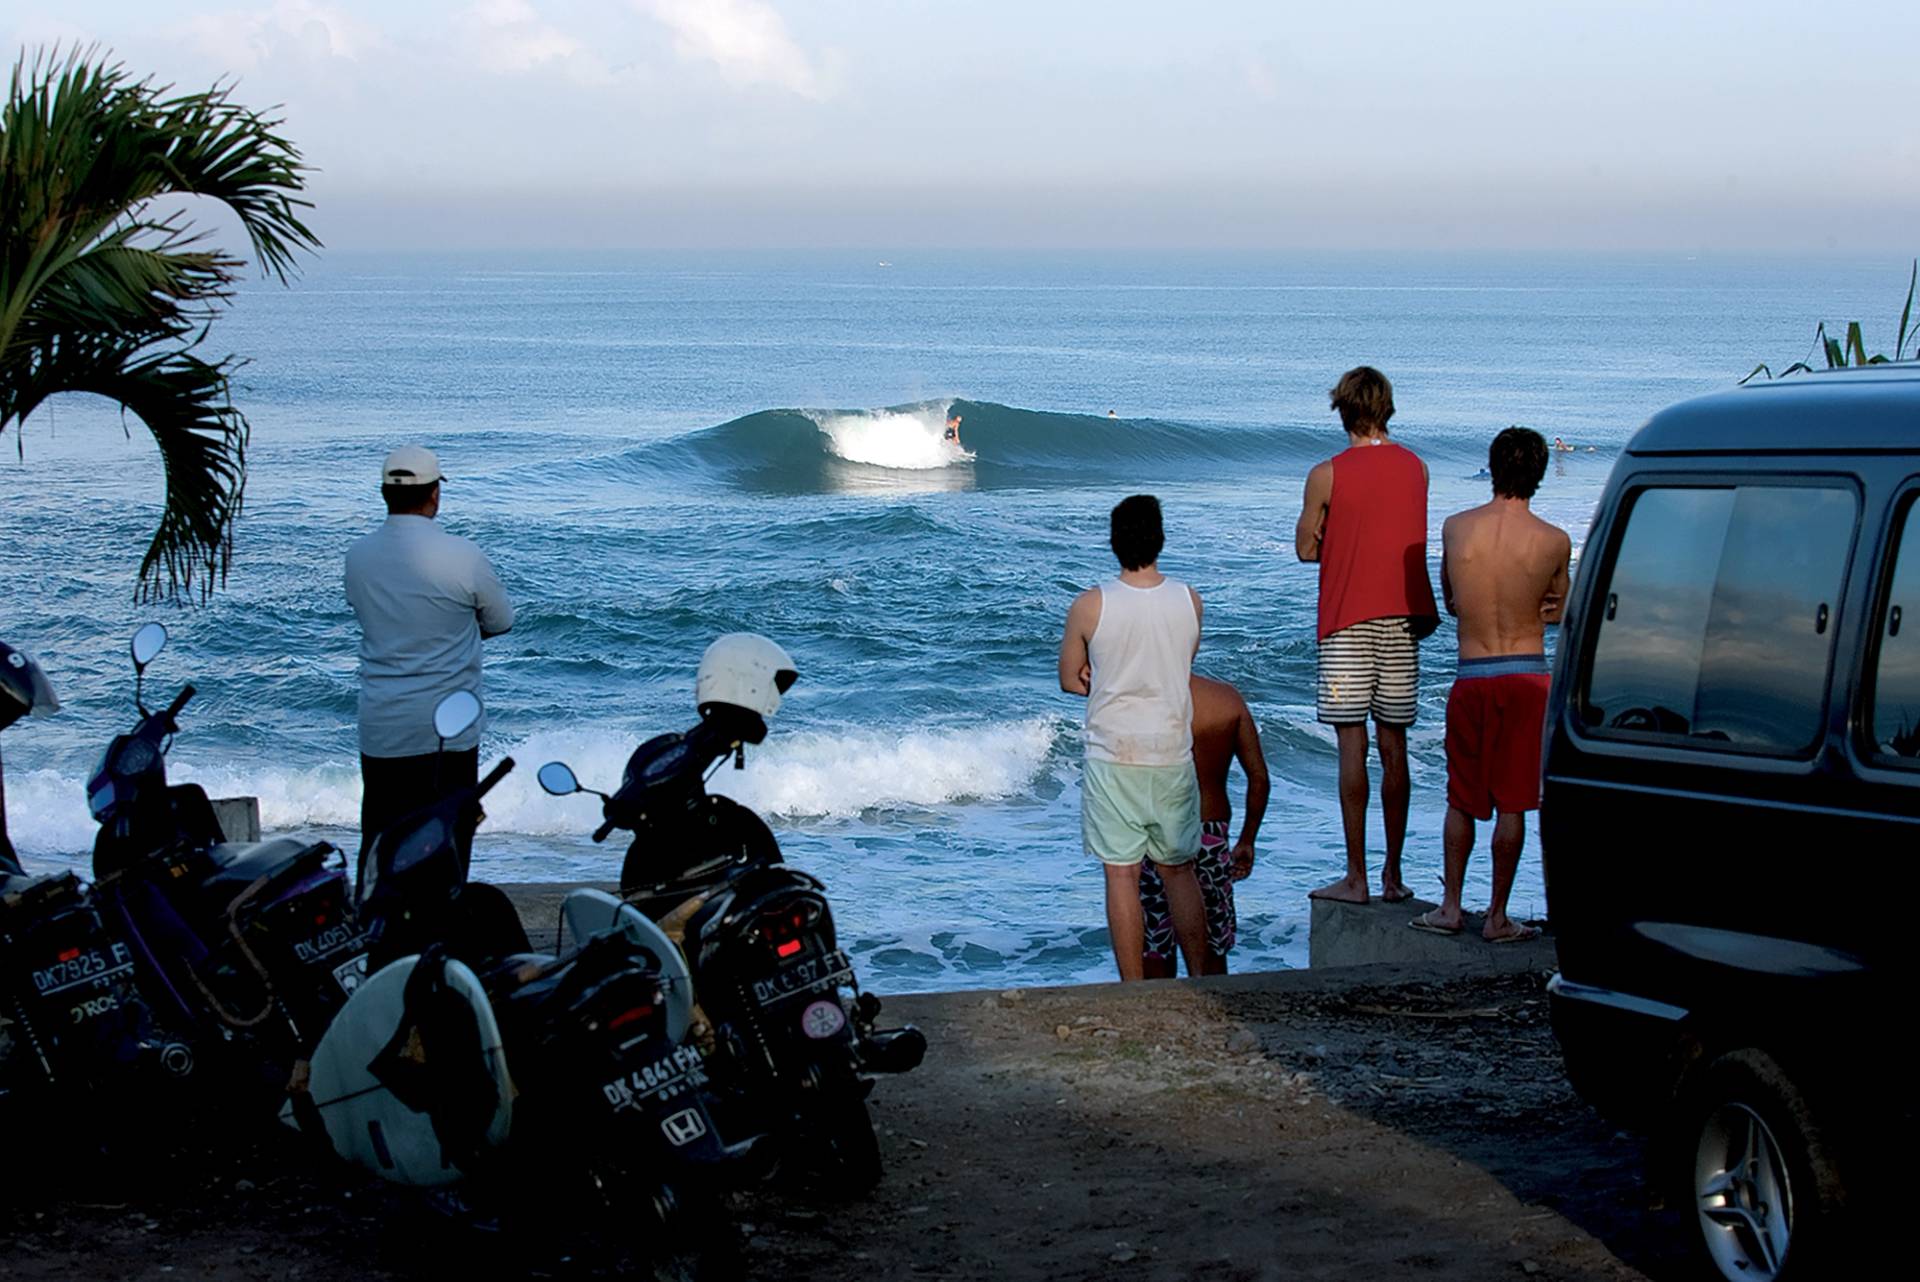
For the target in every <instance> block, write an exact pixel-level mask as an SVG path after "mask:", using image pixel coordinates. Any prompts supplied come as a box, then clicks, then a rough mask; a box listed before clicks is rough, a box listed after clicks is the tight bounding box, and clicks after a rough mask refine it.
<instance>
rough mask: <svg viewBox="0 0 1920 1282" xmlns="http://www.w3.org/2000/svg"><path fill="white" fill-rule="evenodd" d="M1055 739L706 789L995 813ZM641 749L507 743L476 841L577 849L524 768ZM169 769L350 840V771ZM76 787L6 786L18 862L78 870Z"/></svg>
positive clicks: (581, 732) (578, 766) (877, 732)
mask: <svg viewBox="0 0 1920 1282" xmlns="http://www.w3.org/2000/svg"><path fill="white" fill-rule="evenodd" d="M1064 727H1065V723H1064V722H1063V721H1061V720H1059V719H1057V718H1051V717H1035V718H1028V719H1025V720H1017V721H993V722H985V723H981V724H976V725H970V726H954V727H947V728H926V729H913V730H900V731H889V730H884V729H856V728H844V729H836V730H802V731H798V732H795V733H791V734H786V735H781V734H779V733H778V732H776V733H775V735H774V737H773V738H772V739H770V740H769V741H768V742H767V743H766V744H765V745H763V746H762V747H760V748H758V749H754V750H752V751H750V753H749V755H748V757H747V765H746V769H744V770H740V771H735V770H733V769H732V768H731V767H723V768H722V769H721V770H720V771H719V773H717V774H716V775H714V777H713V782H712V785H711V786H712V788H713V790H714V791H715V792H720V793H725V794H726V795H728V796H730V797H733V798H734V799H735V800H737V801H739V802H741V803H742V804H743V805H746V806H749V807H751V808H752V809H754V810H756V811H758V812H759V813H761V814H763V815H765V816H767V817H768V818H769V819H770V820H773V821H775V822H776V823H777V822H778V821H780V820H787V821H794V820H836V819H848V818H852V817H855V816H859V815H867V814H873V813H876V812H899V811H912V810H919V809H925V808H929V807H934V806H947V805H954V804H965V803H967V802H974V801H995V800H1000V799H1004V798H1007V797H1011V796H1015V795H1018V794H1022V793H1025V792H1028V791H1030V790H1031V789H1032V787H1033V785H1034V783H1035V781H1036V779H1037V778H1038V777H1039V776H1040V775H1041V774H1042V773H1043V772H1044V771H1045V770H1046V769H1047V766H1048V759H1049V757H1050V756H1051V755H1052V754H1053V751H1054V748H1055V745H1056V743H1057V742H1058V741H1059V739H1060V736H1061V734H1062V732H1063V730H1064ZM644 737H646V736H645V735H636V734H631V733H625V732H622V731H620V730H618V729H615V728H614V727H597V728H591V729H587V728H582V729H578V730H571V729H570V730H554V731H543V732H539V733H536V734H533V735H530V736H528V737H526V738H524V739H521V740H519V741H518V742H515V743H512V744H511V746H509V747H507V751H506V754H505V755H510V756H512V757H513V758H514V760H515V761H516V762H518V763H519V768H518V769H516V770H515V771H514V772H513V773H512V774H510V775H508V776H507V777H506V778H505V779H504V780H502V781H501V783H500V785H499V786H498V787H496V788H495V789H494V790H493V791H492V792H491V793H489V794H488V795H487V802H486V807H487V822H486V827H485V828H484V829H483V833H484V834H485V835H488V836H491V837H500V836H505V835H511V834H520V835H526V836H544V837H565V836H584V835H585V834H586V833H588V832H589V831H591V830H592V828H593V826H594V825H595V824H596V823H598V822H599V808H598V806H597V805H596V804H595V803H594V802H593V801H592V799H591V798H587V797H550V796H548V795H547V794H546V793H544V792H542V791H541V790H540V788H539V785H538V784H537V783H536V782H535V781H534V770H535V768H536V767H538V766H539V765H540V764H541V763H542V762H545V761H551V760H555V759H559V760H563V761H566V762H567V763H568V764H569V765H571V766H572V767H573V769H574V771H575V773H577V774H578V775H579V777H580V779H581V781H582V782H583V783H586V784H589V785H591V786H594V787H598V788H601V789H604V790H607V791H611V790H612V789H613V788H614V786H615V785H617V784H618V783H619V781H620V771H621V768H622V767H623V766H625V765H626V761H627V757H628V755H629V754H631V753H632V751H633V749H634V747H635V746H636V745H637V744H638V743H639V742H640V740H641V739H642V738H644ZM499 755H501V754H500V753H499V752H498V750H497V746H496V745H495V744H492V743H489V744H488V745H487V746H486V752H485V754H484V757H485V759H486V760H487V761H491V760H493V759H494V758H495V757H497V756H499ZM171 767H172V768H171V770H170V777H171V779H172V781H173V782H175V783H198V784H200V785H201V786H202V787H204V788H205V789H206V790H207V792H208V793H209V794H210V795H212V796H216V797H224V796H255V797H258V798H259V799H260V820H261V826H262V827H263V828H264V829H266V830H267V831H269V832H285V831H298V830H302V829H323V830H354V829H357V828H358V827H359V822H360V771H359V764H358V763H357V762H354V763H345V762H341V763H326V764H322V765H318V766H314V767H311V768H305V769H299V768H296V769H288V768H285V767H281V766H262V767H261V768H259V769H255V770H250V769H246V768H231V767H218V768H211V769H209V768H205V767H201V766H199V765H197V764H196V763H194V762H191V761H185V760H178V759H176V760H175V761H174V762H173V763H171ZM83 786H84V784H83V781H82V780H80V779H77V778H73V777H70V776H67V775H65V774H63V773H61V772H59V771H53V770H30V771H22V772H19V773H18V774H11V773H10V774H9V775H8V777H7V805H8V821H9V826H10V829H11V832H12V837H13V841H14V844H15V845H16V846H17V847H18V848H19V849H20V851H21V853H22V854H23V855H24V856H27V857H29V858H31V859H33V860H34V861H35V862H36V863H38V864H40V865H43V866H50V865H54V864H64V863H67V862H70V861H73V860H75V859H76V858H78V859H80V862H81V863H84V858H82V856H83V854H84V852H86V851H88V850H90V849H91V848H92V846H93V838H94V832H95V827H94V824H93V821H92V819H91V818H90V817H89V816H88V814H87V808H86V802H85V799H84V797H83V795H82V793H83Z"/></svg>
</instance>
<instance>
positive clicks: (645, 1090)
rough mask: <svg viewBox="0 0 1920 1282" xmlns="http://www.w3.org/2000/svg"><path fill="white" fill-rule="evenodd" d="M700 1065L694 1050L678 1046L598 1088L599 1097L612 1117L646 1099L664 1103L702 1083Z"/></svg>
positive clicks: (700, 1061)
mask: <svg viewBox="0 0 1920 1282" xmlns="http://www.w3.org/2000/svg"><path fill="white" fill-rule="evenodd" d="M702 1062H703V1061H702V1056H701V1054H700V1051H699V1049H698V1048H696V1047H694V1046H691V1045H688V1044H686V1043H682V1044H681V1045H679V1046H676V1047H674V1048H673V1050H672V1051H671V1052H670V1053H668V1054H666V1055H662V1056H661V1057H660V1058H659V1059H657V1060H655V1061H654V1062H653V1063H651V1064H647V1065H645V1066H643V1067H641V1068H636V1069H634V1070H633V1071H632V1072H631V1073H626V1074H623V1075H621V1076H619V1077H616V1078H614V1079H613V1080H612V1081H611V1082H608V1083H606V1084H605V1085H603V1086H601V1088H600V1093H601V1094H602V1095H604V1096H606V1099H607V1105H608V1107H610V1108H612V1109H613V1110H614V1111H615V1112H616V1113H617V1112H619V1111H620V1110H622V1109H628V1108H636V1107H638V1106H639V1103H640V1101H641V1100H643V1099H646V1098H647V1097H649V1096H653V1097H657V1098H660V1099H666V1098H669V1097H671V1096H674V1095H678V1094H680V1093H681V1092H682V1091H684V1090H686V1089H687V1088H688V1087H690V1086H698V1085H700V1084H701V1083H702V1082H704V1081H706V1076H705V1074H703V1073H702V1072H701V1071H700V1065H701V1063H702Z"/></svg>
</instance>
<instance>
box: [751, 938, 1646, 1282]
mask: <svg viewBox="0 0 1920 1282" xmlns="http://www.w3.org/2000/svg"><path fill="white" fill-rule="evenodd" d="M1365 969H1366V972H1375V973H1370V974H1367V977H1366V978H1365V979H1364V980H1362V981H1361V982H1358V983H1356V977H1357V976H1360V975H1361V974H1362V973H1363V972H1361V971H1357V970H1356V971H1352V972H1347V973H1344V974H1336V973H1332V972H1328V973H1326V974H1324V975H1309V974H1304V973H1301V974H1295V975H1290V976H1283V977H1264V976H1261V977H1246V978H1235V979H1232V980H1227V981H1210V982H1208V983H1205V984H1202V985H1198V986H1194V985H1187V984H1153V985H1146V986H1142V987H1141V988H1139V989H1128V990H1122V989H1120V988H1119V987H1118V986H1117V985H1115V986H1109V987H1099V988H1082V989H1054V990H1029V991H1025V992H1019V991H1015V992H1010V993H1005V994H1000V995H992V996H989V995H964V996H962V995H949V996H943V997H938V998H931V999H901V1000H899V1001H897V1002H896V1003H894V1004H893V1005H894V1006H895V1007H896V1008H897V1009H898V1010H899V1012H900V1013H901V1014H902V1015H907V1016H911V1017H912V1018H913V1019H915V1020H916V1022H919V1023H920V1024H921V1025H922V1026H923V1027H924V1028H926V1029H927V1031H928V1034H929V1036H930V1037H931V1038H932V1039H933V1042H934V1046H935V1047H936V1048H937V1054H935V1055H933V1056H930V1062H929V1065H928V1066H927V1067H926V1068H925V1069H924V1070H923V1072H922V1073H921V1074H919V1075H916V1078H915V1079H914V1080H911V1081H903V1082H883V1083H882V1084H881V1087H880V1089H879V1090H877V1091H876V1092H875V1107H874V1113H875V1116H876V1118H878V1119H880V1120H881V1122H882V1125H883V1126H884V1127H885V1134H884V1135H883V1143H884V1145H885V1152H886V1156H887V1159H888V1163H889V1167H888V1169H889V1172H890V1174H889V1178H888V1180H887V1182H886V1184H885V1186H884V1187H883V1188H882V1189H881V1190H880V1192H879V1194H878V1195H877V1196H876V1197H875V1199H874V1200H873V1201H872V1203H870V1204H869V1205H867V1206H865V1207H863V1208H861V1209H862V1211H863V1212H864V1214H861V1215H848V1216H838V1215H831V1214H829V1215H827V1216H825V1217H823V1218H822V1219H821V1220H819V1221H816V1220H814V1219H813V1218H812V1214H811V1212H812V1208H808V1210H806V1211H803V1212H801V1216H802V1218H801V1220H800V1222H799V1223H798V1224H795V1223H793V1222H792V1220H791V1218H790V1217H791V1214H792V1212H791V1211H784V1213H783V1204H781V1203H778V1202H776V1201H773V1200H771V1199H761V1200H760V1202H759V1204H758V1209H759V1210H760V1211H761V1213H762V1216H763V1218H764V1220H765V1223H762V1224H756V1226H755V1240H754V1242H753V1243H752V1244H751V1252H752V1253H751V1255H750V1259H751V1260H752V1262H753V1264H754V1265H755V1267H754V1272H755V1274H756V1275H758V1276H765V1277H773V1276H780V1277H819V1278H828V1277H837V1276H843V1275H845V1274H846V1273H847V1272H848V1270H849V1264H850V1262H853V1261H857V1262H858V1264H859V1265H860V1267H861V1270H862V1273H863V1275H864V1276H873V1277H879V1278H909V1277H912V1278H926V1277H950V1278H986V1277H994V1278H1006V1279H1029V1278H1030V1279H1035V1280H1038V1279H1043V1278H1057V1279H1078V1278H1101V1279H1112V1280H1118V1279H1127V1278H1189V1277H1193V1278H1210V1279H1222V1280H1225V1279H1254V1278H1280V1277H1286V1278H1322V1277H1324V1278H1375V1277H1402V1276H1412V1277H1423V1278H1436V1279H1439V1278H1459V1279H1469V1278H1473V1279H1486V1278H1500V1277H1506V1276H1512V1277H1515V1278H1523V1277H1529V1276H1531V1277H1538V1278H1543V1279H1558V1278H1566V1279H1574V1278H1636V1277H1642V1276H1650V1277H1655V1278H1665V1277H1672V1276H1674V1275H1675V1274H1676V1267H1675V1264H1676V1262H1675V1261H1673V1260H1672V1259H1669V1258H1666V1255H1665V1242H1664V1240H1663V1238H1662V1233H1663V1231H1670V1229H1671V1226H1670V1225H1668V1224H1666V1223H1665V1222H1664V1220H1663V1219H1662V1218H1661V1217H1658V1216H1654V1217H1650V1216H1649V1215H1648V1213H1647V1211H1646V1205H1647V1199H1646V1197H1645V1195H1644V1193H1643V1192H1642V1190H1641V1189H1640V1180H1639V1167H1640V1150H1639V1146H1638V1145H1637V1144H1636V1143H1633V1142H1631V1141H1628V1140H1627V1139H1625V1138H1623V1137H1617V1136H1616V1135H1615V1133H1614V1132H1613V1130H1612V1129H1611V1128H1609V1127H1608V1126H1606V1125H1605V1124H1604V1123H1603V1122H1602V1121H1601V1120H1600V1119H1599V1118H1598V1117H1596V1116H1595V1115H1594V1114H1593V1113H1592V1112H1591V1110H1589V1109H1588V1108H1587V1107H1586V1106H1585V1105H1583V1104H1581V1103H1580V1102H1579V1101H1578V1100H1577V1099H1576V1098H1575V1097H1573V1095H1572V1094H1571V1092H1570V1091H1569V1090H1568V1089H1567V1087H1566V1085H1565V1081H1564V1078H1563V1077H1562V1075H1561V1072H1560V1061H1559V1056H1558V1053H1557V1051H1556V1049H1555V1047H1554V1044H1553V1041H1552V1037H1551V1034H1550V1032H1549V1031H1548V1029H1547V1026H1546V1003H1545V995H1544V993H1543V991H1542V989H1543V984H1544V977H1542V976H1537V975H1517V976H1505V977H1486V978H1479V979H1460V980H1455V981H1452V982H1448V983H1439V984H1431V983H1422V982H1417V981H1415V982H1409V981H1408V979H1407V977H1406V976H1405V975H1404V974H1403V973H1394V972H1391V971H1387V970H1384V969H1381V970H1378V971H1377V972H1376V968H1371V967H1370V968H1365ZM1490 1052H1492V1054H1491V1055H1490ZM749 1216H750V1217H751V1212H749ZM1628 1261H1631V1262H1632V1263H1631V1265H1630V1264H1629V1263H1627V1262H1628ZM1634 1266H1638V1267H1637V1268H1636V1267H1634ZM1641 1270H1644V1272H1642V1271H1641Z"/></svg>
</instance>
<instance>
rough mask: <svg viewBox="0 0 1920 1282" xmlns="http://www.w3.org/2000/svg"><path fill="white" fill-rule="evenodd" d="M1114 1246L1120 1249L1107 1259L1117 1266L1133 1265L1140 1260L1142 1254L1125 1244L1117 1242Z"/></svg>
mask: <svg viewBox="0 0 1920 1282" xmlns="http://www.w3.org/2000/svg"><path fill="white" fill-rule="evenodd" d="M1114 1246H1116V1247H1118V1248H1119V1249H1118V1250H1116V1251H1115V1252H1114V1253H1113V1254H1112V1255H1109V1256H1108V1257H1107V1259H1109V1260H1111V1261H1112V1262H1113V1263H1115V1264H1131V1263H1132V1262H1133V1261H1135V1260H1137V1259H1139V1258H1140V1253H1139V1252H1138V1251H1136V1250H1134V1249H1133V1248H1132V1247H1130V1246H1128V1245H1127V1244H1126V1243H1125V1242H1115V1243H1114Z"/></svg>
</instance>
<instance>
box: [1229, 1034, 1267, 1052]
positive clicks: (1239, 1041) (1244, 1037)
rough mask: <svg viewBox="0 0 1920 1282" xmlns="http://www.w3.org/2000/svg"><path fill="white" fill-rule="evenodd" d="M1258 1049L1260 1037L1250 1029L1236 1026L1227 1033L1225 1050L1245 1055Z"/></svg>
mask: <svg viewBox="0 0 1920 1282" xmlns="http://www.w3.org/2000/svg"><path fill="white" fill-rule="evenodd" d="M1259 1049H1260V1039H1259V1038H1258V1037H1256V1036H1255V1035H1254V1034H1253V1033H1252V1032H1251V1031H1250V1030H1248V1029H1245V1028H1236V1029H1234V1030H1233V1031H1232V1032H1231V1033H1228V1034H1227V1051H1228V1053H1229V1054H1233V1055H1245V1054H1247V1053H1248V1052H1250V1051H1257V1050H1259Z"/></svg>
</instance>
